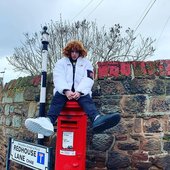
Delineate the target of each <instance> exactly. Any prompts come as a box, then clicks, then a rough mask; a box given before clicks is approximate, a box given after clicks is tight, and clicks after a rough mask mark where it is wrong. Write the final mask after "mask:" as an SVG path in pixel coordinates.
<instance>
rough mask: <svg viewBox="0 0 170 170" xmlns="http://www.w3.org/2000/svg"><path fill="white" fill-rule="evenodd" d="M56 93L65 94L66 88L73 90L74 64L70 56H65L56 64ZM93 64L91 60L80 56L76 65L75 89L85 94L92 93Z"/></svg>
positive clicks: (54, 78) (54, 74)
mask: <svg viewBox="0 0 170 170" xmlns="http://www.w3.org/2000/svg"><path fill="white" fill-rule="evenodd" d="M53 81H54V87H55V88H54V94H55V92H56V91H58V92H59V93H61V94H63V90H64V89H69V90H71V88H72V84H73V66H72V63H71V62H70V60H69V58H68V57H63V58H62V59H60V60H58V61H57V63H56V64H55V67H54V71H53ZM93 83H94V80H93V66H92V64H91V62H90V61H89V60H88V59H86V58H82V57H79V58H78V59H77V62H76V67H75V78H74V89H75V91H78V92H82V93H83V94H84V95H87V94H90V95H91V93H92V92H91V89H92V86H93Z"/></svg>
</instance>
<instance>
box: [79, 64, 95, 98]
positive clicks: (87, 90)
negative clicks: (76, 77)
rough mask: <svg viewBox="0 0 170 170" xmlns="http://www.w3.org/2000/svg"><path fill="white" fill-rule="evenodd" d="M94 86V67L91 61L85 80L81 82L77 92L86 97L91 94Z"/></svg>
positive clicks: (85, 72)
mask: <svg viewBox="0 0 170 170" xmlns="http://www.w3.org/2000/svg"><path fill="white" fill-rule="evenodd" d="M93 84H94V80H93V66H92V64H91V62H90V61H87V63H86V67H85V71H84V76H83V79H82V80H81V81H80V83H79V85H78V87H77V89H76V91H78V92H81V93H83V94H84V95H87V94H91V89H92V86H93Z"/></svg>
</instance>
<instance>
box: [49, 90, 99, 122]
mask: <svg viewBox="0 0 170 170" xmlns="http://www.w3.org/2000/svg"><path fill="white" fill-rule="evenodd" d="M67 101H68V99H67V97H66V96H65V95H62V94H60V93H59V92H56V93H55V95H54V97H53V98H52V101H51V105H50V109H49V111H48V113H47V117H49V118H50V120H51V122H52V123H53V124H54V123H55V121H56V119H57V117H58V116H59V115H60V112H61V111H62V109H63V107H64V106H65V104H66V102H67ZM77 102H78V104H79V105H80V106H81V107H82V108H83V110H84V112H85V113H86V114H87V116H88V117H89V118H90V120H91V121H93V120H94V118H95V117H96V116H97V115H98V114H99V112H98V111H97V109H96V106H95V104H94V102H93V100H92V98H91V97H90V95H89V94H87V95H85V96H81V97H80V98H79V99H78V100H77Z"/></svg>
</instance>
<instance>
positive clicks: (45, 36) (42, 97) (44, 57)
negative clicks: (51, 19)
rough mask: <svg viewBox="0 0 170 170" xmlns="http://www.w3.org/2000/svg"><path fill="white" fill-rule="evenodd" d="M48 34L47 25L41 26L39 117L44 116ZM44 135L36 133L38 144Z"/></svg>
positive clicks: (41, 141)
mask: <svg viewBox="0 0 170 170" xmlns="http://www.w3.org/2000/svg"><path fill="white" fill-rule="evenodd" d="M48 39H49V34H48V32H47V27H46V26H44V27H43V32H42V39H41V42H42V72H41V89H40V107H39V117H45V103H46V79H47V58H48V57H47V56H48V44H49V41H48ZM43 139H44V136H43V135H42V134H38V144H41V145H43V141H44V140H43Z"/></svg>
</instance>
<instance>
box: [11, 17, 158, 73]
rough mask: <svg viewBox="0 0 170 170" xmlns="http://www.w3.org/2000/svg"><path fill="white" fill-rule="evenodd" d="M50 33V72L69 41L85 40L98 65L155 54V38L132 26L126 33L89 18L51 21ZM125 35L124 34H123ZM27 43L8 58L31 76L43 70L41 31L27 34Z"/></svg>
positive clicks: (144, 57)
mask: <svg viewBox="0 0 170 170" xmlns="http://www.w3.org/2000/svg"><path fill="white" fill-rule="evenodd" d="M47 27H48V32H49V35H50V36H49V37H50V40H49V57H48V58H49V62H48V72H51V71H52V69H53V67H54V64H55V62H56V61H57V60H58V59H60V58H61V57H62V48H63V47H64V46H65V45H66V43H67V42H68V41H69V40H73V39H77V40H81V41H82V42H83V43H84V45H85V47H86V48H87V50H88V58H89V59H90V60H91V61H92V63H93V64H94V65H95V63H96V62H98V61H132V60H133V61H134V60H136V61H141V60H145V59H146V58H147V57H149V56H151V55H153V53H154V51H155V49H154V47H153V44H154V41H155V40H152V39H151V38H150V37H147V38H143V37H142V36H141V35H139V36H135V33H134V31H133V30H131V29H130V28H128V29H127V30H125V32H123V31H122V27H121V26H120V25H119V24H115V25H114V26H113V27H111V28H110V29H109V30H106V29H105V27H104V26H103V27H102V28H100V29H99V28H98V26H97V24H96V22H89V21H86V20H83V21H77V22H74V23H70V22H66V21H64V22H63V21H62V18H60V21H56V22H54V21H51V23H49V24H47ZM123 35H124V36H123ZM24 36H25V39H26V40H25V42H24V43H22V46H21V47H17V48H15V49H14V51H15V52H14V54H13V56H11V57H9V58H8V61H9V63H10V64H11V65H13V66H14V67H15V70H17V71H24V72H26V73H29V74H30V75H36V74H39V73H40V71H41V70H40V69H41V55H42V54H41V34H40V33H34V34H33V35H32V36H30V35H29V34H28V33H26V34H24Z"/></svg>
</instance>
